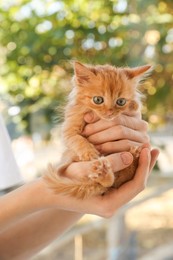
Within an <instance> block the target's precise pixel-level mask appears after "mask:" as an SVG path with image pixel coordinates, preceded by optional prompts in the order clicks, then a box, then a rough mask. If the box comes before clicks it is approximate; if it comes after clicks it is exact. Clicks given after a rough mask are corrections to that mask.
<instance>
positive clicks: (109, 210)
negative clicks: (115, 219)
mask: <svg viewBox="0 0 173 260" xmlns="http://www.w3.org/2000/svg"><path fill="white" fill-rule="evenodd" d="M123 154H124V155H126V156H127V160H125V161H124V159H122V154H121V153H116V154H112V155H109V156H107V159H108V160H110V163H111V164H112V168H113V171H114V172H116V171H119V170H122V169H123V168H125V167H127V166H128V165H130V163H131V162H132V160H133V158H132V157H130V156H131V154H130V153H128V152H124V153H123ZM158 154H159V152H158V150H156V149H154V150H152V151H150V149H149V148H143V149H142V151H141V154H140V157H139V165H138V168H137V171H136V174H135V177H134V178H133V180H131V181H129V182H127V183H125V184H123V185H122V186H121V187H120V188H119V189H113V190H112V191H111V192H109V193H107V194H105V195H104V196H95V197H92V198H89V199H84V200H79V199H77V198H75V197H70V196H65V195H63V194H55V193H53V192H52V191H51V190H49V189H48V188H47V186H46V184H45V183H44V180H43V186H45V187H44V188H43V189H42V196H44V207H57V208H59V209H62V210H67V211H74V212H78V213H81V214H85V213H87V214H94V215H98V216H102V217H105V218H108V217H111V216H112V215H114V214H115V212H116V211H117V210H118V209H119V208H120V207H121V206H123V205H124V204H126V203H127V202H129V201H130V200H131V199H133V198H134V197H135V196H136V195H137V194H138V193H140V192H141V191H142V190H143V189H144V188H145V185H146V182H147V179H148V177H149V173H150V172H151V170H152V168H153V166H154V165H155V162H156V160H157V157H158ZM128 156H129V157H128ZM124 158H125V157H124ZM90 163H91V162H76V163H73V164H71V165H70V166H69V168H68V169H67V176H69V177H70V178H73V176H74V178H76V176H79V175H80V177H81V175H82V174H83V175H84V174H88V173H87V171H88V169H89V168H90ZM43 191H44V192H43Z"/></svg>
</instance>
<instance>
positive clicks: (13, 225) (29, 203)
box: [0, 116, 158, 260]
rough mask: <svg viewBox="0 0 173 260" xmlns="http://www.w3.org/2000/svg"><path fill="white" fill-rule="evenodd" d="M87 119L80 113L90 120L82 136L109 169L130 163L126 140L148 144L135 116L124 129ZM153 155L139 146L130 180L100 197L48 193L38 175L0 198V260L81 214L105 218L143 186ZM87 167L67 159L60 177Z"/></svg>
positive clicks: (28, 252)
mask: <svg viewBox="0 0 173 260" xmlns="http://www.w3.org/2000/svg"><path fill="white" fill-rule="evenodd" d="M89 117H90V116H88V118H87V116H86V121H87V122H88V123H89V122H92V124H89V125H88V126H87V127H86V129H85V131H84V134H85V136H87V138H88V139H90V141H91V142H93V143H95V144H96V145H97V146H98V145H101V148H100V151H102V153H103V154H106V155H107V158H108V160H109V161H110V163H111V165H112V168H113V170H114V172H116V171H118V170H121V169H123V168H125V167H127V166H129V165H130V163H131V162H132V160H133V158H132V155H131V154H130V153H129V152H124V151H126V150H128V146H129V145H130V143H131V144H132V143H133V144H134V142H135V143H136V144H137V145H141V144H143V143H148V136H147V134H146V131H147V127H146V126H145V130H144V124H145V123H144V122H143V121H142V120H141V119H139V118H138V119H137V118H136V117H130V118H129V120H128V119H127V118H125V119H123V120H124V124H125V125H126V126H125V128H124V127H123V124H122V123H123V122H118V123H117V122H114V124H113V122H112V124H113V125H111V126H110V124H108V122H104V124H103V122H102V124H100V121H99V120H97V118H94V117H93V118H92V117H91V118H90V119H89ZM125 121H126V122H125ZM98 124H99V125H98ZM101 125H102V126H101ZM103 125H104V126H103ZM134 126H135V130H134ZM112 127H113V128H114V129H112V131H113V130H114V135H112V137H109V139H108V142H107V137H105V135H106V136H110V132H109V129H110V128H112ZM115 127H116V130H117V127H118V128H119V127H121V128H120V129H121V131H120V130H119V131H115ZM132 127H133V128H132ZM96 128H97V129H96ZM120 132H122V133H120ZM136 136H137V137H136ZM144 136H145V137H144ZM127 137H130V141H129V142H126V143H127V146H126V145H125V142H124V140H127ZM111 138H112V139H111ZM98 140H99V142H98ZM117 140H118V141H117ZM116 141H117V143H118V142H119V143H118V144H119V146H120V148H119V149H120V152H119V153H117V149H118V148H117V146H116V145H115V143H116ZM121 141H122V143H124V150H123V151H121V143H120V142H121ZM112 146H113V147H112ZM112 153H113V154H112ZM157 156H158V150H157V149H153V150H150V147H149V146H148V148H144V149H143V150H142V152H141V155H140V158H139V166H138V169H137V171H136V174H135V177H134V179H133V180H131V181H129V182H127V183H126V184H124V185H122V186H121V187H120V188H119V189H116V190H113V191H112V192H110V193H108V194H107V195H104V196H96V197H93V198H92V199H86V200H82V201H81V200H79V199H76V198H74V197H68V196H65V195H62V194H54V193H53V192H52V191H51V190H50V189H49V188H48V187H47V185H46V183H45V182H44V179H42V178H39V179H37V180H35V181H34V182H32V183H29V184H25V185H23V186H22V187H20V188H18V189H17V190H15V191H13V192H11V193H9V194H7V195H5V196H3V197H1V198H0V207H1V211H0V230H1V232H0V259H2V260H4V259H17V260H20V259H28V258H30V257H31V256H33V255H34V254H36V253H37V252H39V251H40V250H41V249H42V248H44V247H45V246H46V245H48V244H49V243H50V242H51V241H52V240H54V239H55V238H56V237H58V236H60V235H61V234H62V233H64V231H65V230H67V229H68V228H70V227H71V226H72V225H73V224H74V223H76V222H77V221H78V220H79V219H80V218H81V217H82V216H83V214H85V213H89V214H95V215H98V216H102V217H105V218H109V217H111V216H113V215H114V214H115V213H116V211H117V210H118V209H119V208H120V207H121V206H123V205H124V204H126V203H127V202H128V201H130V200H131V199H132V198H134V197H135V196H136V195H137V194H138V193H139V192H141V191H142V190H143V189H144V188H145V186H146V182H147V179H148V176H149V173H150V172H151V170H152V168H153V166H154V164H155V162H156V159H157ZM89 168H90V162H78V163H73V164H71V165H70V166H69V167H68V169H67V171H66V175H67V177H69V178H79V177H80V176H81V174H83V175H87V174H88V169H89ZM2 209H3V210H2Z"/></svg>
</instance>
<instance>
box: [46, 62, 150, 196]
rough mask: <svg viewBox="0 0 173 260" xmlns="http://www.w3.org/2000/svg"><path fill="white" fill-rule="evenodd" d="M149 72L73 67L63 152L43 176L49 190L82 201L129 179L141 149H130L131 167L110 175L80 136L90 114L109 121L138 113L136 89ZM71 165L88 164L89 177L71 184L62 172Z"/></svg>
mask: <svg viewBox="0 0 173 260" xmlns="http://www.w3.org/2000/svg"><path fill="white" fill-rule="evenodd" d="M150 68H151V66H149V65H146V66H141V67H136V68H116V67H113V66H111V65H103V66H101V65H98V66H91V65H83V64H81V63H79V62H75V63H74V78H73V89H72V91H71V93H70V95H69V99H68V104H67V105H66V107H65V120H64V123H63V131H62V132H63V140H64V144H65V147H66V150H65V152H64V154H63V156H62V159H61V162H60V163H59V165H58V166H52V165H50V166H49V168H48V171H47V173H46V175H45V176H44V179H45V180H46V182H47V184H48V185H49V187H50V188H51V189H52V190H54V191H55V192H56V193H64V194H68V195H72V196H75V197H77V198H80V199H83V198H87V197H90V196H94V195H99V194H104V193H105V192H107V191H109V190H110V189H111V188H118V187H120V185H122V184H123V183H125V182H127V181H129V180H130V179H132V178H133V176H134V173H135V170H136V168H137V165H138V157H139V154H140V149H141V148H138V149H136V148H134V147H132V148H131V149H130V152H131V153H132V154H133V156H134V161H133V163H132V164H131V165H130V166H129V167H128V168H126V169H124V170H122V171H119V172H116V173H113V171H112V169H111V165H110V164H109V162H108V161H107V160H106V158H105V157H103V156H102V155H101V154H99V152H98V151H97V150H96V148H95V147H94V146H93V144H91V143H89V141H88V140H87V139H86V138H85V137H84V136H82V135H81V133H82V131H83V129H84V127H85V121H84V114H85V113H87V112H90V111H94V113H96V114H97V115H98V116H99V118H103V119H106V120H113V119H114V118H115V117H116V116H117V115H119V114H121V113H124V112H128V111H129V112H132V111H137V110H138V109H140V107H141V101H140V93H139V91H138V85H139V82H140V81H141V79H143V78H144V76H145V75H146V73H147V72H148V71H149V70H150ZM74 161H92V164H91V169H90V174H89V175H88V176H87V177H85V178H81V180H80V181H76V180H74V181H72V180H70V179H68V178H66V177H65V176H64V171H65V169H66V168H67V167H68V165H69V164H70V163H72V162H74Z"/></svg>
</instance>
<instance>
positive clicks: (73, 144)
mask: <svg viewBox="0 0 173 260" xmlns="http://www.w3.org/2000/svg"><path fill="white" fill-rule="evenodd" d="M66 145H67V147H68V148H69V149H72V150H73V151H74V152H75V154H76V155H77V156H78V158H79V160H80V161H90V160H93V159H97V158H98V157H99V152H98V151H97V150H96V148H95V147H94V145H93V144H91V143H90V142H88V140H87V139H86V138H85V137H83V136H81V135H79V134H78V135H75V136H73V137H70V138H68V139H66Z"/></svg>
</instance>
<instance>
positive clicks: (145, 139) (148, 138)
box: [143, 134, 150, 143]
mask: <svg viewBox="0 0 173 260" xmlns="http://www.w3.org/2000/svg"><path fill="white" fill-rule="evenodd" d="M143 139H144V142H145V143H149V142H150V137H149V135H148V134H144V135H143Z"/></svg>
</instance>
